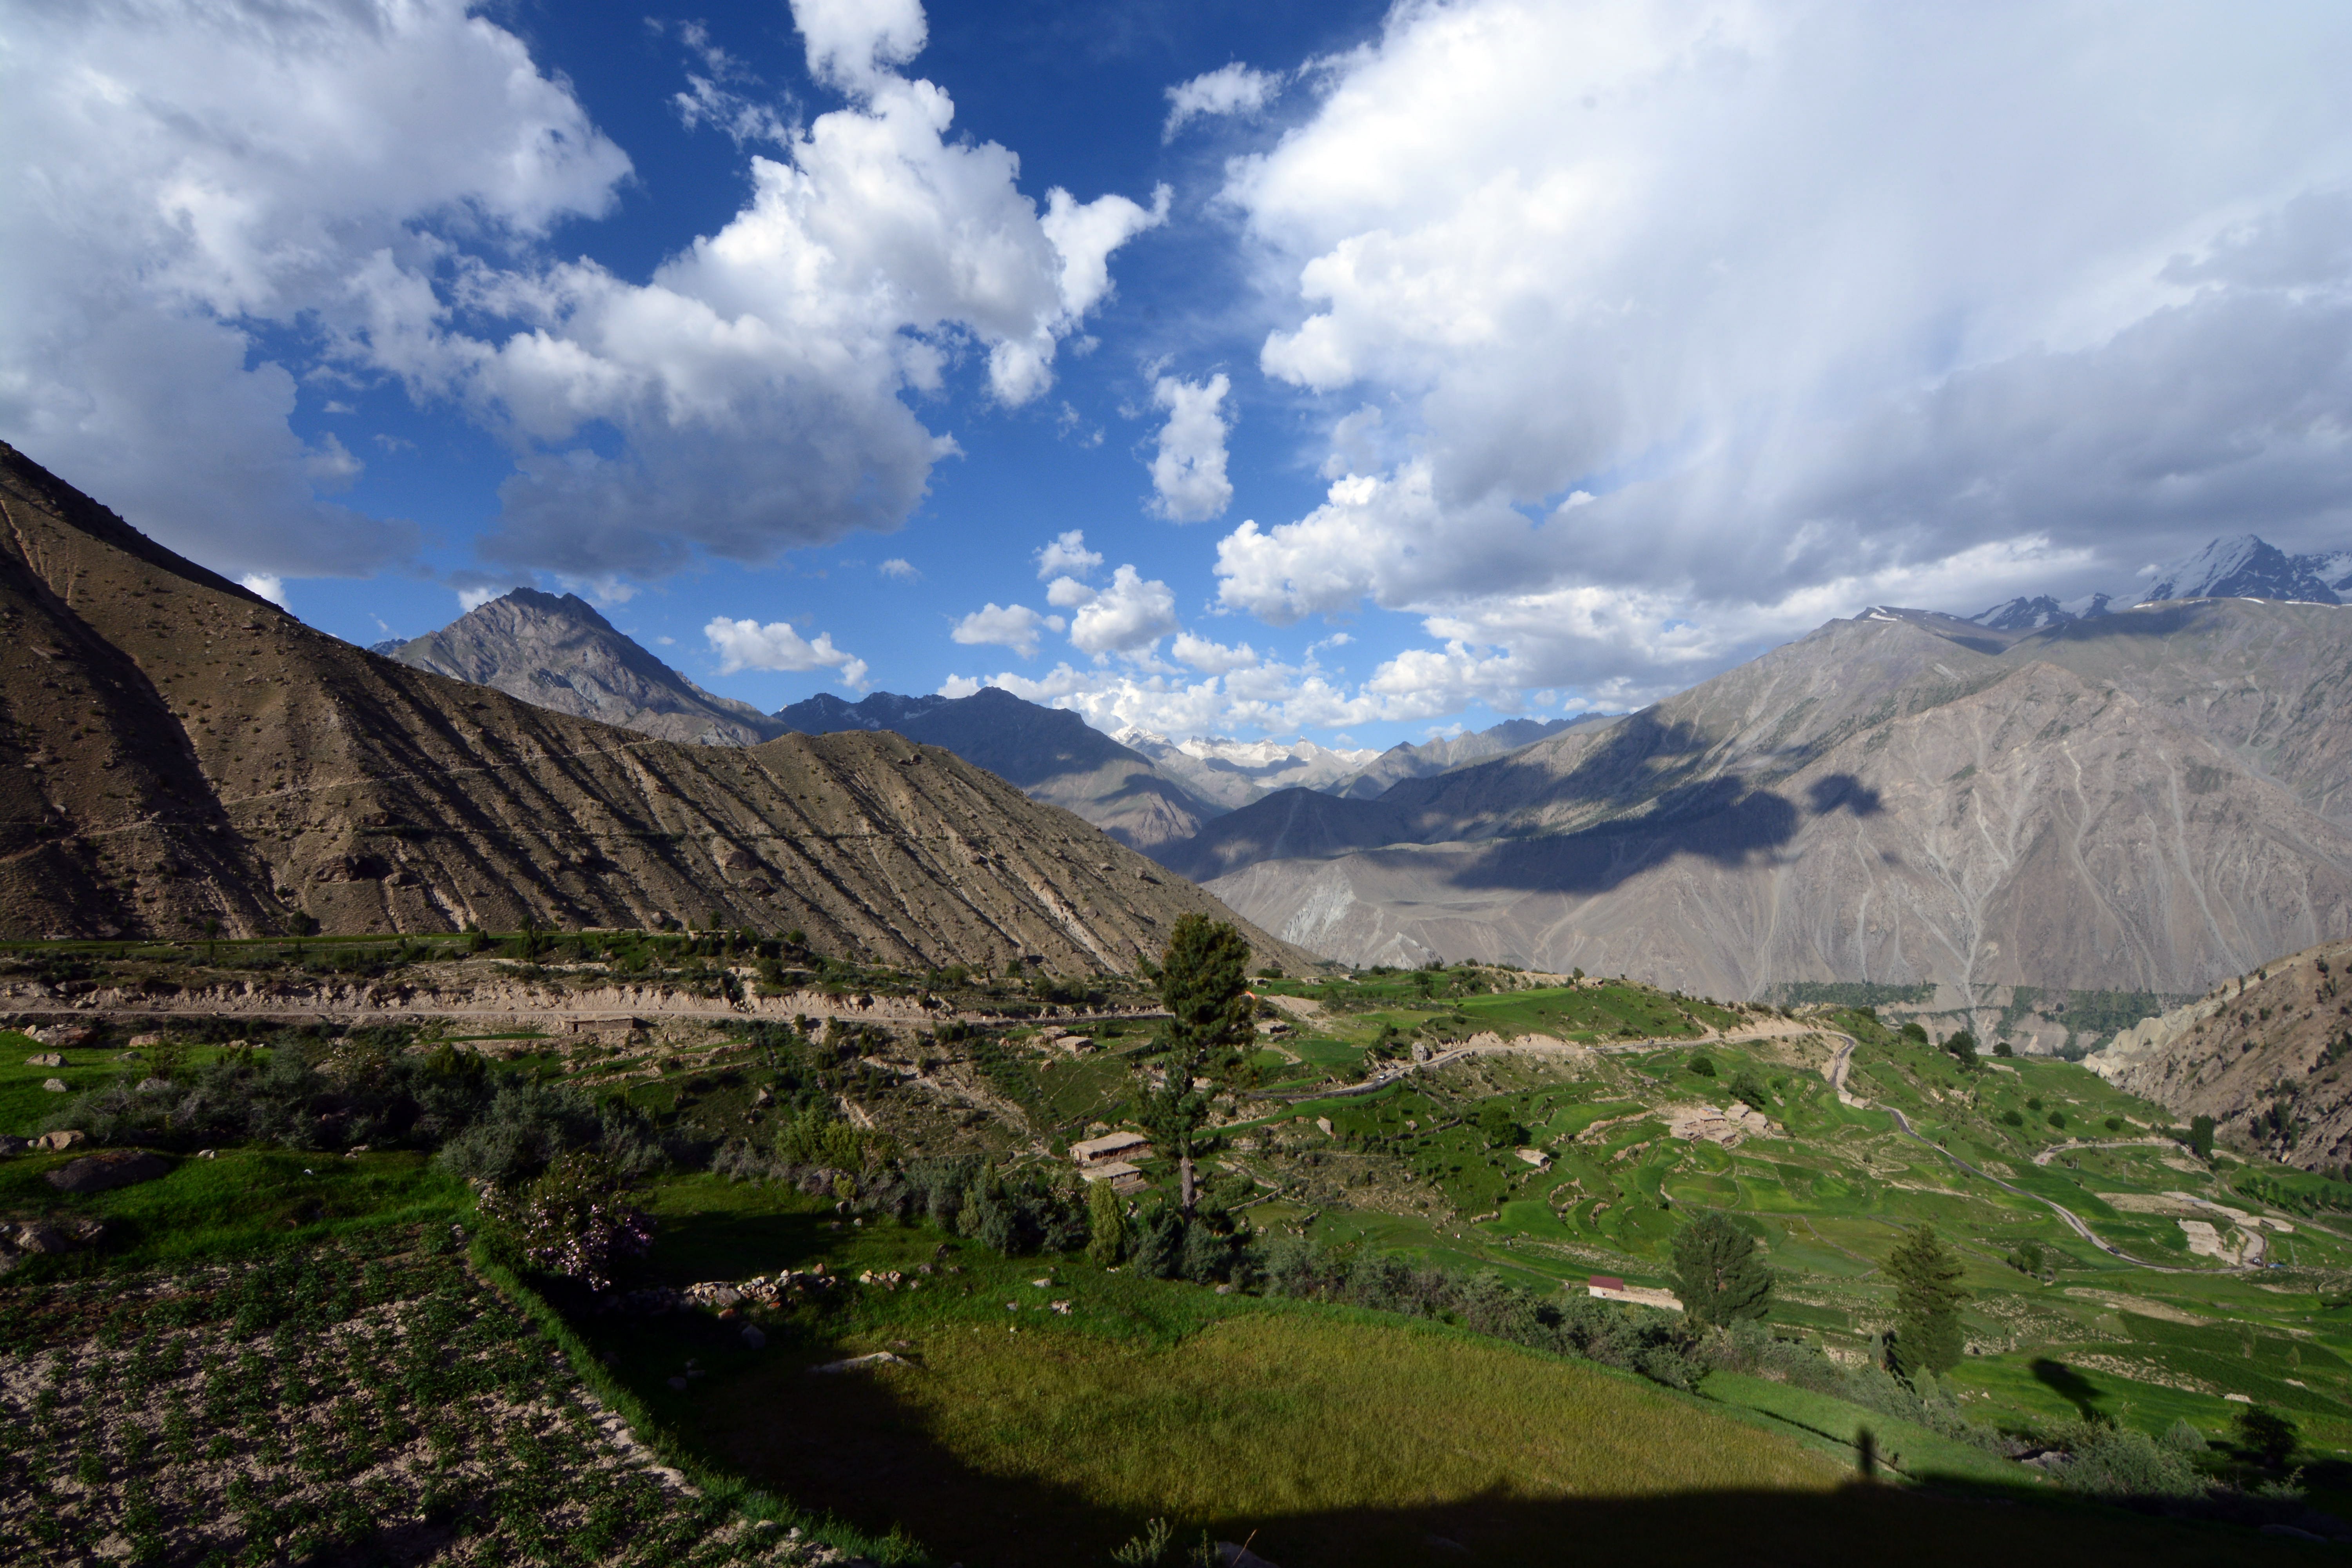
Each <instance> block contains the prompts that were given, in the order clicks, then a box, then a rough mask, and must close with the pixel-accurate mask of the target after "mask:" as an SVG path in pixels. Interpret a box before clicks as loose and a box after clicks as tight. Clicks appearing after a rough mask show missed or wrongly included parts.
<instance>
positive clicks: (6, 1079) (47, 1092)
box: [0, 1029, 124, 1138]
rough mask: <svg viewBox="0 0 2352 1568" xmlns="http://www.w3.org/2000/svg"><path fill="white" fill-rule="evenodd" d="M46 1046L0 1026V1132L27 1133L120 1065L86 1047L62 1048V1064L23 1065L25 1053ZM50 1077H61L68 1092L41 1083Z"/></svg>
mask: <svg viewBox="0 0 2352 1568" xmlns="http://www.w3.org/2000/svg"><path fill="white" fill-rule="evenodd" d="M50 1048H51V1047H47V1046H45V1045H42V1044H41V1043H40V1042H39V1041H37V1040H36V1039H34V1038H33V1037H31V1036H30V1035H20V1034H18V1033H16V1031H15V1030H13V1029H0V1132H7V1133H13V1134H14V1135H16V1137H19V1138H29V1137H31V1136H32V1135H33V1134H34V1133H36V1132H38V1131H41V1129H42V1127H43V1126H44V1125H45V1124H46V1123H47V1121H48V1120H49V1118H50V1117H52V1116H55V1115H56V1114H57V1113H58V1111H60V1110H64V1109H65V1108H66V1107H67V1106H68V1105H69V1104H71V1103H72V1102H73V1098H74V1096H75V1095H77V1094H83V1093H86V1092H88V1091H89V1090H90V1089H102V1088H104V1087H105V1086H106V1085H107V1084H110V1083H111V1082H113V1081H114V1080H115V1079H116V1078H118V1077H120V1076H121V1072H122V1069H123V1065H124V1064H122V1063H121V1062H120V1061H115V1060H101V1059H100V1054H99V1053H98V1052H96V1051H88V1050H83V1051H68V1052H65V1053H64V1055H65V1058H66V1065H65V1066H64V1067H62V1068H37V1067H27V1066H26V1065H25V1058H26V1057H29V1056H38V1055H43V1054H46V1053H47V1052H48V1051H49V1050H50ZM53 1078H54V1079H63V1080H64V1082H65V1085H66V1088H67V1089H68V1091H69V1092H68V1093H65V1094H59V1093H58V1092H56V1091H55V1090H54V1089H43V1088H42V1087H41V1085H42V1083H43V1082H44V1081H45V1080H46V1079H53Z"/></svg>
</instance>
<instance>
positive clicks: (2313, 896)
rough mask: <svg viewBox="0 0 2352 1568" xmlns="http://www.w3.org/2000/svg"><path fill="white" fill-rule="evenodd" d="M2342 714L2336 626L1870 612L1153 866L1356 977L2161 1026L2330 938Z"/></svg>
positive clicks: (2344, 844)
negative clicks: (1601, 980)
mask: <svg viewBox="0 0 2352 1568" xmlns="http://www.w3.org/2000/svg"><path fill="white" fill-rule="evenodd" d="M2347 691H2352V614H2347V612H2346V611H2345V610H2343V609H2340V608H2337V607H2335V606H2329V605H2315V604H2284V603H2275V602H2261V603H2256V602H2249V601H2246V600H2242V599H2236V598H2223V599H2203V600H2199V601H2196V602H2170V603H2158V604H2154V605H2141V606H2136V607H2134V608H2132V609H2129V610H2126V611H2121V612H2117V613H2115V614H2112V615H2108V616H2099V617H2095V618H2091V619H2085V620H2079V621H2073V622H2068V623H2064V624H2062V625H2059V626H2051V627H2046V628H2043V629H2041V630H2038V631H2032V632H2023V633H2012V632H2000V631H1996V630H1993V629H1991V628H1988V627H1985V626H1979V625H1977V624H1975V623H1973V622H1970V621H1965V620H1960V619H1958V618H1955V617H1952V616H1942V615H1937V614H1933V613H1930V612H1925V611H1916V610H1895V609H1874V610H1870V611H1868V612H1865V613H1864V615H1862V616H1857V617H1855V618H1853V619H1851V620H1842V621H1833V622H1831V623H1830V624H1829V625H1827V626H1823V627H1822V628H1821V629H1820V630H1818V631H1815V632H1813V633H1811V635H1810V636H1808V637H1802V638H1800V639H1799V640H1798V641H1796V642H1794V643H1791V644H1790V645H1788V646H1786V647H1781V648H1778V649H1775V650H1774V651H1772V652H1771V653H1769V654H1766V655H1765V656H1763V657H1762V658H1758V659H1755V660H1753V661H1751V662H1750V663H1748V664H1747V665H1743V666H1741V667H1740V668H1737V669H1734V670H1731V671H1728V672H1727V673H1726V674H1724V675H1721V676H1718V677H1717V678H1715V679H1712V680H1709V681H1706V682H1704V683H1703V684H1701V685H1699V686H1697V687H1695V688H1693V689H1691V690H1689V691H1686V692H1684V693H1683V694H1681V695H1680V696H1677V697H1674V698H1670V699H1668V700H1665V701H1664V702H1661V703H1658V704H1656V705H1655V706H1654V707H1652V708H1648V709H1645V710H1642V711H1641V712H1638V713H1634V714H1630V715H1627V716H1625V717H1623V718H1620V719H1614V720H1610V721H1602V722H1597V723H1592V724H1588V725H1583V726H1580V727H1578V728H1577V729H1574V730H1571V731H1566V732H1564V733H1561V734H1558V735H1555V736H1553V737H1551V738H1549V739H1548V740H1545V741H1542V742H1538V743H1537V744H1536V745H1534V746H1530V747H1528V748H1525V749H1524V750H1521V751H1518V752H1512V753H1510V754H1509V755H1507V756H1505V757H1502V758H1498V759H1495V760H1492V761H1488V762H1485V763H1475V764H1473V765H1471V766H1469V767H1465V768H1460V769H1457V770H1455V771H1454V772H1451V773H1444V774H1442V775H1439V776H1437V777H1434V778H1428V779H1419V780H1408V781H1406V782H1403V783H1401V784H1397V785H1395V786H1393V787H1391V789H1390V790H1388V791H1387V792H1386V793H1385V794H1383V795H1381V796H1380V797H1378V798H1377V799H1374V800H1343V799H1337V798H1333V797H1330V796H1328V795H1316V794H1312V793H1310V792H1306V791H1297V790H1292V791H1286V792H1283V793H1281V794H1278V795H1272V796H1269V797H1268V798H1267V799H1265V800H1264V801H1261V802H1259V803H1257V804H1256V805H1252V806H1249V807H1246V808H1244V809H1243V810H1241V811H1236V812H1233V813H1231V814H1228V815H1227V816H1223V817H1221V818H1219V819H1218V820H1216V821H1215V822H1213V823H1212V824H1211V825H1210V826H1209V827H1208V828H1207V829H1206V830H1204V831H1203V832H1202V834H1201V835H1200V836H1199V837H1196V838H1194V839H1193V840H1192V843H1190V844H1188V845H1184V846H1181V847H1178V848H1177V849H1175V850H1174V851H1172V852H1171V853H1169V854H1168V855H1167V856H1166V857H1165V858H1166V859H1167V860H1168V861H1169V863H1170V864H1171V865H1173V866H1174V867H1175V868H1177V869H1179V870H1181V871H1183V872H1184V873H1186V874H1187V875H1189V876H1192V877H1194V878H1196V879H1200V880H1202V883H1203V885H1205V886H1207V887H1208V888H1209V889H1211V890H1212V891H1213V892H1215V893H1217V894H1218V896H1219V897H1221V898H1222V899H1223V900H1225V901H1226V902H1227V903H1228V904H1230V905H1232V906H1233V907H1234V909H1236V910H1241V911H1243V912H1244V913H1245V914H1248V915H1249V916H1250V917H1251V918H1252V919H1254V920H1255V921H1258V922H1259V923H1261V924H1263V925H1265V926H1266V927H1267V929H1269V930H1272V931H1277V932H1279V933H1280V934H1282V935H1284V936H1285V937H1286V938H1287V939H1288V940H1290V941H1293V942H1298V943H1299V944H1300V945H1302V946H1305V947H1308V948H1311V949H1313V950H1314V951H1316V952H1321V953H1324V954H1326V955H1328V956H1331V957H1336V958H1340V959H1344V960H1347V961H1349V962H1353V963H1418V962H1421V961H1423V960H1425V959H1427V958H1431V957H1444V958H1448V959H1453V958H1461V957H1475V958H1482V959H1489V960H1498V961H1503V962H1512V963H1526V964H1529V965H1534V966H1537V967H1542V968H1550V969H1565V968H1569V967H1571V966H1575V967H1581V968H1584V969H1587V970H1590V971H1591V972H1593V973H1631V974H1634V975H1638V976H1641V977H1643V978H1645V979H1650V980H1653V981H1657V982H1661V983H1664V984H1672V985H1675V986H1676V987H1679V988H1682V989H1685V990H1689V991H1694V992H1697V993H1700V994H1715V995H1725V994H1728V995H1737V996H1749V995H1755V994H1759V992H1760V991H1761V990H1762V989H1763V988H1764V987H1765V986H1767V985H1769V984H1772V983H1774V982H1781V981H1807V980H1811V981H1865V982H1881V983H1889V984H1920V983H1923V982H1933V983H1938V984H1948V985H1950V986H1953V987H1955V988H1956V989H1957V990H1958V992H1959V993H1960V994H1962V995H1963V996H1964V997H1965V996H1968V995H1969V994H1971V993H1973V991H1975V990H1977V989H1979V988H1983V987H1990V986H1994V985H2000V984H2032V985H2040V986H2066V987H2076V988H2083V989H2113V990H2138V991H2153V992H2159V993H2174V994H2184V993H2193V992H2195V991H2197V990H2200V989H2201V988H2202V987H2203V986H2205V985H2206V984H2210V983H2211V982H2212V981H2213V980H2215V979H2217V978H2220V977H2221V976H2223V975H2230V974H2235V973H2241V972H2242V971H2245V970H2247V969H2251V968H2252V967H2253V966H2254V965H2255V964H2256V963H2259V962H2260V961H2261V960H2262V959H2263V958H2264V957H2266V956H2268V955H2270V954H2272V953H2276V952H2286V951H2292V950H2294V949H2298V948H2302V947H2305V946H2308V945H2310V944H2311V943H2313V942H2317V941H2321V940H2326V939H2332V938H2336V937H2340V936H2342V935H2345V934H2347V931H2352V718H2347V709H2346V705H2345V700H2344V698H2345V694H2346V693H2347Z"/></svg>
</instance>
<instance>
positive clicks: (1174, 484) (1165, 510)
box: [1151, 371, 1234, 522]
mask: <svg viewBox="0 0 2352 1568" xmlns="http://www.w3.org/2000/svg"><path fill="white" fill-rule="evenodd" d="M1232 390H1233V383H1232V382H1231V381H1229V380H1227V379H1226V377H1225V375H1224V373H1223V372H1222V371H1220V372H1219V373H1218V374H1215V375H1213V376H1211V377H1210V378H1209V379H1208V380H1206V381H1184V380H1181V379H1180V378H1178V377H1176V376H1172V375H1163V376H1161V377H1160V378H1159V379H1158V380H1157V381H1156V382H1154V383H1153V384H1152V387H1151V402H1152V405H1153V406H1155V407H1158V408H1164V409H1166V410H1167V411H1168V420H1167V423H1165V424H1163V425H1162V426H1160V435H1159V447H1160V449H1159V451H1158V452H1157V453H1155V454H1154V455H1153V457H1152V459H1151V488H1152V489H1154V490H1156V491H1157V492H1159V493H1158V496H1157V498H1156V499H1155V500H1153V502H1152V510H1154V511H1156V512H1158V513H1159V514H1160V516H1162V517H1164V518H1167V519H1169V520H1170V521H1174V522H1206V521H1209V520H1210V519H1211V518H1213V517H1216V516H1219V515H1220V514H1222V513H1223V511H1224V510H1225V508H1227V507H1228V506H1231V505H1232V504H1233V500H1234V487H1233V481H1232V480H1230V479H1226V478H1225V432H1226V431H1227V430H1228V429H1230V428H1231V427H1232V426H1229V425H1228V424H1227V423H1226V421H1225V418H1224V416H1223V413H1222V412H1221V410H1222V408H1223V405H1224V401H1225V395H1226V394H1227V393H1229V392H1231V391H1232Z"/></svg>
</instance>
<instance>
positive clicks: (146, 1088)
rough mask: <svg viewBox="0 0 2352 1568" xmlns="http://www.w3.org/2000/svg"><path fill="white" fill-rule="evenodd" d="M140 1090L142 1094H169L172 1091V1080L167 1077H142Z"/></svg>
mask: <svg viewBox="0 0 2352 1568" xmlns="http://www.w3.org/2000/svg"><path fill="white" fill-rule="evenodd" d="M139 1092H140V1093H142V1094H169V1093H171V1092H172V1080H171V1079H167V1078H142V1079H140V1080H139Z"/></svg>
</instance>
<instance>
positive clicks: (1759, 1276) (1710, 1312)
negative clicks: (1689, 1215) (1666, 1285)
mask: <svg viewBox="0 0 2352 1568" xmlns="http://www.w3.org/2000/svg"><path fill="white" fill-rule="evenodd" d="M1675 1295H1677V1296H1680V1297H1681V1298H1682V1301H1683V1311H1684V1312H1685V1314H1687V1315H1688V1316H1689V1318H1690V1320H1691V1321H1693V1322H1696V1323H1706V1324H1710V1325H1714V1326H1716V1327H1721V1326H1723V1325H1725V1324H1727V1323H1732V1322H1736V1321H1739V1320H1740V1319H1743V1318H1760V1317H1762V1316H1763V1315H1764V1314H1765V1313H1766V1312H1767V1311H1769V1310H1770V1308H1771V1300H1772V1270H1771V1268H1770V1267H1769V1265H1767V1264H1766V1263H1765V1261H1764V1259H1763V1258H1759V1257H1758V1256H1757V1253H1756V1238H1755V1237H1752V1236H1749V1235H1748V1233H1747V1232H1746V1231H1744V1230H1741V1229H1740V1228H1739V1227H1738V1226H1736V1225H1734V1224H1732V1223H1731V1222H1730V1221H1729V1220H1727V1219H1726V1218H1725V1217H1724V1216H1723V1215H1720V1214H1718V1213H1717V1212H1715V1211H1714V1210H1712V1209H1710V1210H1709V1211H1708V1212H1706V1214H1704V1215H1700V1216H1699V1217H1698V1218H1697V1219H1696V1220H1695V1221H1693V1222H1692V1223H1691V1224H1689V1225H1686V1226H1683V1228H1682V1229H1681V1231H1680V1232H1678V1233H1677V1234H1676V1235H1675Z"/></svg>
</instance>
